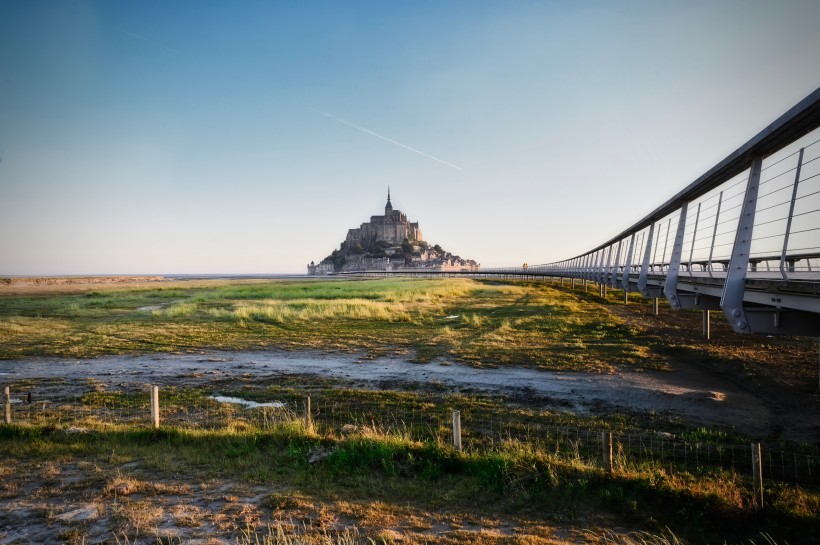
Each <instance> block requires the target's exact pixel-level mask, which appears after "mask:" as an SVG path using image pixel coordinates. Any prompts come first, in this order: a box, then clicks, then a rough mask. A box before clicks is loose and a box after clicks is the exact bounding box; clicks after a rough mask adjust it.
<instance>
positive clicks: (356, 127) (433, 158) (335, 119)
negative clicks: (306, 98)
mask: <svg viewBox="0 0 820 545" xmlns="http://www.w3.org/2000/svg"><path fill="white" fill-rule="evenodd" d="M310 109H311V110H312V111H314V112H316V113H317V114H321V115H323V116H325V117H329V118H330V119H333V120H334V121H338V122H339V123H341V124H342V125H347V126H348V127H352V128H354V129H356V130H359V131H362V132H363V133H367V134H369V135H371V136H375V137H376V138H381V139H382V140H384V141H385V142H390V143H391V144H396V145H397V146H401V147H403V148H404V149H407V150H410V151H412V152H415V153H418V154H419V155H423V156H425V157H427V158H428V159H432V160H433V161H438V162H439V163H441V164H443V165H447V166H448V167H450V168H454V169H456V170H461V171H463V170H464V169H463V168H461V167H459V166H456V165H454V164H453V163H448V162H447V161H445V160H444V159H439V158H438V157H435V156H433V155H430V154H429V153H424V152H423V151H420V150H417V149H416V148H411V147H410V146H408V145H405V144H402V143H401V142H396V141H395V140H393V139H391V138H387V137H386V136H382V135H381V134H379V133H375V132H373V131H371V130H370V129H366V128H364V127H362V126H360V125H356V124H355V123H351V122H350V121H345V120H344V119H342V118H341V117H336V116H335V115H333V114H329V113H326V112H322V111H319V110H317V109H316V108H310Z"/></svg>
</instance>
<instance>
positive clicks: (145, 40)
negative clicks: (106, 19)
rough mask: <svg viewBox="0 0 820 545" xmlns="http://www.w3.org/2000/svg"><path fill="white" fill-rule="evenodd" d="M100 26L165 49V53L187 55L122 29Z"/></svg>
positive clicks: (106, 24) (104, 24) (105, 24)
mask: <svg viewBox="0 0 820 545" xmlns="http://www.w3.org/2000/svg"><path fill="white" fill-rule="evenodd" d="M102 24H103V26H107V27H108V28H111V29H114V30H116V31H117V32H122V33H123V34H125V35H127V36H131V37H132V38H136V39H138V40H142V41H143V42H146V43H149V44H151V45H154V46H157V47H161V48H162V49H165V50H166V51H170V52H171V53H177V54H179V55H185V56H186V57H187V55H186V54H185V52H184V51H180V50H179V49H174V48H173V47H168V46H167V45H162V44H161V43H159V42H155V41H154V40H150V39H148V38H146V37H145V36H140V35H139V34H134V33H133V32H129V31H127V30H123V29H121V28H119V27H115V26H113V25H109V24H108V23H102Z"/></svg>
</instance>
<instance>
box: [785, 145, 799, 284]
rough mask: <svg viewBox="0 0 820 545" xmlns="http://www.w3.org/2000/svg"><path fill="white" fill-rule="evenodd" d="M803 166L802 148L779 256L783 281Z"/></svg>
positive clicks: (787, 276) (786, 278)
mask: <svg viewBox="0 0 820 545" xmlns="http://www.w3.org/2000/svg"><path fill="white" fill-rule="evenodd" d="M802 166H803V148H800V156H799V157H798V159H797V172H795V173H794V186H793V187H792V202H791V204H790V205H789V218H788V219H787V220H786V234H785V236H784V237H783V252H782V253H781V254H780V274H781V275H783V280H788V279H789V275H787V274H786V251H787V250H788V248H789V235H790V234H791V231H792V218H793V217H794V202H795V201H796V200H797V186H798V184H800V168H801V167H802Z"/></svg>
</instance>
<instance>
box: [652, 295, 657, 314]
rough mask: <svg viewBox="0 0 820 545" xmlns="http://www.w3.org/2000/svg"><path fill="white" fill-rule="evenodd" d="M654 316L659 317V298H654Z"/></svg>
mask: <svg viewBox="0 0 820 545" xmlns="http://www.w3.org/2000/svg"><path fill="white" fill-rule="evenodd" d="M652 314H654V315H655V316H657V315H658V298H657V297H653V298H652Z"/></svg>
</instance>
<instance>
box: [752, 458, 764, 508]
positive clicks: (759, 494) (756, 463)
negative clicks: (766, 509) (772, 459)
mask: <svg viewBox="0 0 820 545" xmlns="http://www.w3.org/2000/svg"><path fill="white" fill-rule="evenodd" d="M752 489H753V490H754V503H755V506H756V507H757V508H758V509H763V456H762V455H761V450H760V443H752Z"/></svg>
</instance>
